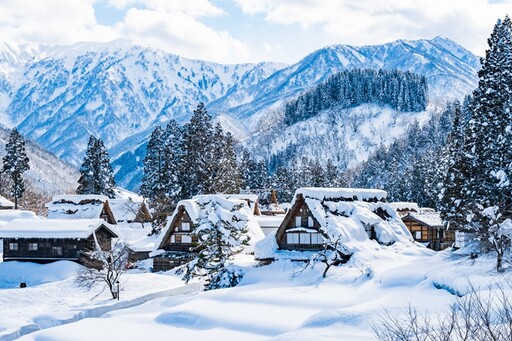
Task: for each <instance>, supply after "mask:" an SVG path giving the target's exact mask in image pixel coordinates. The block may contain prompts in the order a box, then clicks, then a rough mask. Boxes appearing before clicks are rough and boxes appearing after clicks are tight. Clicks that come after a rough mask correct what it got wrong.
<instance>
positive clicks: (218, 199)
mask: <svg viewBox="0 0 512 341" xmlns="http://www.w3.org/2000/svg"><path fill="white" fill-rule="evenodd" d="M208 203H214V204H216V205H217V207H216V210H215V214H214V215H212V214H211V212H207V211H205V210H204V209H203V208H202V207H204V206H205V205H206V204H208ZM180 207H183V208H184V209H185V211H186V212H187V214H188V215H189V217H190V219H191V220H192V221H193V222H194V224H195V225H199V223H200V221H201V220H202V219H208V220H210V221H212V222H216V221H218V220H224V221H232V219H233V218H234V216H235V215H236V218H237V220H239V222H240V223H243V224H247V228H248V230H249V232H248V235H249V237H250V241H249V245H248V246H247V247H246V248H245V251H246V252H252V251H253V250H254V244H255V243H256V242H257V241H259V240H261V239H263V238H264V236H265V235H264V234H263V231H262V230H261V228H260V225H259V224H258V222H257V221H256V218H255V216H254V215H253V214H252V209H251V208H250V207H249V206H248V205H247V202H246V201H245V200H237V199H226V198H225V197H224V196H222V195H199V196H195V197H194V199H188V200H181V201H180V202H178V205H177V206H176V209H175V210H174V213H173V214H172V216H170V217H169V218H168V219H167V225H166V226H165V228H164V229H163V230H162V232H161V233H160V236H159V239H158V240H157V241H156V243H155V248H156V249H158V248H160V246H161V245H162V242H163V241H164V239H165V238H168V236H169V234H170V233H171V231H170V229H172V226H171V224H172V222H173V220H174V218H175V216H176V215H177V214H178V213H179V212H180ZM155 251H156V250H155Z"/></svg>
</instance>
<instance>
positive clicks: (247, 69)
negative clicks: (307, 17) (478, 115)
mask: <svg viewBox="0 0 512 341" xmlns="http://www.w3.org/2000/svg"><path fill="white" fill-rule="evenodd" d="M355 68H372V69H381V68H382V69H386V70H393V69H398V70H403V71H412V72H415V73H417V74H419V75H422V76H425V77H426V79H427V82H428V85H429V98H430V101H431V103H437V102H441V103H444V102H445V101H446V100H447V99H448V98H454V97H457V98H461V97H462V96H463V95H464V94H467V93H469V92H471V90H472V89H473V88H474V87H475V86H476V73H477V69H478V68H479V61H478V58H477V57H476V56H474V55H473V54H471V53H470V52H469V51H467V50H465V49H464V48H462V47H461V46H459V45H457V44H456V43H454V42H453V41H450V40H448V39H446V38H442V37H437V38H434V39H432V40H417V41H405V40H399V41H395V42H392V43H388V44H383V45H376V46H361V47H354V46H348V45H334V46H328V47H326V48H323V49H320V50H318V51H315V52H313V53H311V54H310V55H308V56H306V57H305V58H304V59H302V60H301V61H299V62H298V63H296V64H294V65H291V66H285V65H282V64H276V63H259V64H237V65H221V64H216V63H209V62H205V61H199V60H190V59H186V58H181V57H179V56H176V55H172V54H169V53H165V52H162V51H159V50H155V49H149V48H143V47H140V46H137V45H132V44H130V43H128V42H126V41H122V40H118V41H114V42H110V43H104V44H97V43H79V44H75V45H70V46H46V45H15V44H1V45H0V109H4V110H3V112H5V113H6V114H5V115H3V116H0V123H3V124H4V125H7V126H11V125H13V124H15V125H17V126H18V127H19V129H20V131H21V132H22V133H23V134H24V135H25V136H26V137H27V138H29V139H33V140H34V141H36V142H37V143H38V144H39V145H40V146H41V147H43V148H45V149H47V150H49V151H50V152H51V153H53V154H55V155H56V156H57V157H59V158H62V159H63V160H65V161H66V162H68V163H70V164H71V165H73V166H75V167H77V166H78V165H79V164H80V162H81V161H82V158H83V153H84V150H85V146H86V143H87V138H88V136H89V135H90V134H94V135H95V136H97V137H99V138H102V139H103V140H104V141H105V144H106V146H107V147H108V148H109V149H110V155H111V158H112V161H113V165H114V169H115V171H116V178H117V181H118V183H119V184H120V185H121V186H123V187H127V188H130V189H136V188H138V186H139V182H140V176H141V160H142V158H143V157H144V154H145V143H146V141H147V139H148V137H149V135H150V133H151V131H152V130H153V129H154V127H155V126H156V125H161V124H164V123H165V122H166V121H168V120H169V119H170V118H174V119H176V120H178V122H180V123H184V122H186V121H187V120H188V118H189V117H190V115H191V113H192V110H193V109H194V108H195V106H196V105H197V103H198V102H199V101H202V102H205V103H206V105H207V108H208V111H209V112H210V113H211V114H213V115H214V116H215V117H216V120H217V121H219V122H221V123H222V124H223V126H224V128H225V129H227V130H229V131H231V132H232V133H233V134H234V135H235V136H236V137H237V138H239V139H240V140H243V141H245V144H246V145H247V146H249V147H251V150H252V151H253V153H254V154H256V155H258V156H259V157H271V156H269V155H265V152H266V151H268V150H278V149H279V148H278V147H269V146H268V145H269V144H268V143H267V142H266V141H264V140H260V137H261V136H265V137H267V136H268V134H272V133H273V132H275V131H277V130H279V129H281V128H280V125H279V124H280V123H281V120H282V116H281V115H282V110H283V105H284V103H285V102H286V101H288V100H290V99H293V98H295V97H297V96H298V95H299V94H301V93H303V92H304V91H306V90H309V89H311V88H312V87H314V86H315V85H318V84H320V83H321V82H323V81H325V80H326V79H327V78H328V77H329V76H331V75H332V74H333V73H336V72H339V71H342V70H346V69H355ZM446 89H448V90H446ZM370 104H371V103H370ZM382 110H386V109H384V108H382ZM365 115H366V116H371V115H374V114H372V113H366V114H365ZM342 116H343V115H342ZM392 116H393V115H392ZM409 121H410V120H409V119H404V120H403V122H405V124H407V123H408V122H409ZM394 127H396V128H397V129H403V128H404V127H401V126H398V125H394ZM290 128H291V129H292V130H293V129H297V128H293V126H290ZM318 129H320V130H321V129H322V128H320V127H318ZM378 129H379V130H383V129H384V127H382V129H380V128H378ZM288 133H291V132H287V134H288ZM344 134H345V133H344ZM354 138H356V139H357V138H358V136H354ZM325 142H326V141H325V140H324V141H322V143H325ZM315 143H316V142H315V140H314V139H310V140H307V141H301V142H300V144H301V145H298V146H297V148H300V149H305V150H308V152H307V153H309V154H311V153H313V152H314V150H315V149H319V148H320V145H315ZM270 144H271V145H276V144H277V142H276V141H273V142H271V143H270ZM261 146H264V148H263V149H262V148H261ZM328 148H330V149H333V148H335V147H334V146H329V147H328ZM281 149H282V148H281ZM365 153H366V152H365ZM274 156H276V155H274ZM331 157H332V158H334V155H331ZM339 160H340V162H342V161H343V162H345V161H344V160H345V159H344V158H340V159H339ZM347 160H348V162H349V163H351V164H352V163H354V162H356V161H358V160H359V159H353V158H350V159H347Z"/></svg>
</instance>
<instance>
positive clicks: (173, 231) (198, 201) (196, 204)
mask: <svg viewBox="0 0 512 341" xmlns="http://www.w3.org/2000/svg"><path fill="white" fill-rule="evenodd" d="M212 206H214V207H215V210H214V211H211V207H212ZM213 212H214V213H213ZM252 212H253V208H250V207H249V206H248V204H247V201H245V200H235V199H226V198H225V197H224V196H222V195H203V196H196V197H194V198H193V199H190V200H182V201H180V202H179V203H178V206H177V207H176V209H175V211H174V213H173V214H172V216H171V217H170V218H169V219H168V220H167V225H166V227H165V228H164V229H163V230H162V232H161V234H160V239H159V240H158V241H157V242H156V245H155V250H154V251H153V252H152V253H151V256H152V257H153V271H167V270H170V269H172V268H174V267H176V266H179V265H182V264H185V263H188V262H189V261H190V260H192V257H193V256H194V253H193V251H194V248H196V247H197V246H198V239H197V236H196V235H195V233H194V231H195V229H196V228H197V227H198V226H200V225H201V224H205V223H212V224H215V223H216V222H219V221H225V220H226V219H234V220H232V221H238V220H239V219H242V221H245V222H246V224H247V228H248V230H249V232H248V234H249V236H250V238H251V241H250V245H249V246H248V247H246V252H252V251H253V250H254V243H255V242H256V241H258V240H260V239H262V238H263V237H264V235H263V232H262V231H261V229H260V227H259V225H258V223H257V222H256V220H255V218H254V215H253V214H252Z"/></svg>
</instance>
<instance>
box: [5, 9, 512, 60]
mask: <svg viewBox="0 0 512 341" xmlns="http://www.w3.org/2000/svg"><path fill="white" fill-rule="evenodd" d="M507 13H512V0H392V1H382V0H358V1H354V0H301V1H297V0H30V1H28V3H27V2H25V1H20V0H2V1H0V30H1V32H2V37H3V38H2V39H3V40H5V41H9V42H14V43H24V42H31V43H50V44H72V43H76V42H80V41H98V42H105V41H110V40H114V39H118V38H124V39H128V40H131V41H133V42H135V43H138V44H141V45H144V46H150V47H154V48H159V49H162V50H165V51H168V52H172V53H175V54H179V55H182V56H184V57H189V58H196V59H205V60H210V61H215V62H220V63H239V62H258V61H277V62H284V63H294V62H296V61H298V60H299V59H301V58H303V57H304V56H306V55H307V54H308V53H310V52H312V51H314V50H316V49H319V48H321V47H323V46H326V45H331V44H351V45H367V44H381V43H385V42H389V41H393V40H396V39H430V38H433V37H435V36H438V35H443V36H446V37H448V38H450V39H453V40H454V41H456V42H458V43H460V44H461V45H463V46H464V47H466V48H468V49H469V50H471V51H473V52H474V53H476V54H479V55H483V53H484V51H485V48H486V41H487V37H488V36H489V33H490V32H491V30H492V27H493V25H494V23H495V22H496V20H497V19H498V18H500V17H501V18H502V17H504V16H505V14H507Z"/></svg>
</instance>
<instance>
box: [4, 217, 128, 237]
mask: <svg viewBox="0 0 512 341" xmlns="http://www.w3.org/2000/svg"><path fill="white" fill-rule="evenodd" d="M101 226H105V227H106V228H107V229H108V230H110V232H112V234H114V235H115V236H119V233H118V231H117V229H116V228H115V227H113V226H112V225H110V224H108V223H107V222H105V221H104V220H103V219H15V220H12V221H10V222H8V223H7V224H5V225H3V226H0V238H58V239H60V238H87V237H89V236H90V235H91V234H92V233H93V232H94V231H97V230H98V229H99V228H100V227H101Z"/></svg>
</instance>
